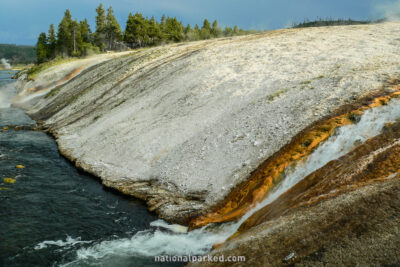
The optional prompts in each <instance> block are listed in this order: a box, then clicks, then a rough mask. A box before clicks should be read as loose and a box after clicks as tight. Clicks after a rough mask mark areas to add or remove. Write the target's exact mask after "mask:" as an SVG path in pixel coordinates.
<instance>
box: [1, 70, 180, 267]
mask: <svg viewBox="0 0 400 267" xmlns="http://www.w3.org/2000/svg"><path fill="white" fill-rule="evenodd" d="M12 74H14V72H10V71H0V130H1V129H2V128H3V126H5V125H32V124H35V122H34V121H32V120H31V119H30V118H29V117H28V116H27V115H25V114H24V112H23V111H22V110H19V109H15V108H11V107H10V100H11V98H12V96H13V95H15V93H16V92H15V90H16V89H15V87H14V86H13V84H14V81H13V80H11V78H10V77H11V76H12ZM16 165H23V166H25V168H23V169H19V168H16ZM5 178H13V179H15V183H6V182H4V179H5ZM0 188H1V190H0V266H58V265H63V264H67V263H69V262H74V260H76V259H77V251H79V249H83V248H89V247H91V246H93V245H95V244H96V243H100V242H105V241H109V240H115V239H121V238H127V237H131V236H132V235H134V234H135V233H137V232H138V231H142V230H145V229H149V228H150V225H149V224H150V223H151V222H152V221H155V220H157V218H156V216H155V215H154V214H151V213H149V212H148V211H147V209H146V206H145V205H144V204H143V203H142V202H141V201H138V200H136V199H133V198H128V197H123V196H121V195H119V194H117V193H115V192H113V191H110V190H107V189H106V188H104V187H102V185H101V183H100V181H99V180H98V179H97V178H95V177H92V176H90V175H87V174H85V173H82V172H80V171H78V170H77V169H76V168H75V167H74V166H73V165H72V164H71V163H70V162H68V161H67V160H66V159H64V158H63V157H62V156H61V155H60V154H59V153H58V150H57V144H56V143H55V141H54V140H53V139H52V138H51V137H50V136H48V135H46V134H45V133H42V132H37V131H14V130H12V129H10V130H7V131H3V132H0ZM155 228H157V227H155ZM95 264H101V265H109V264H113V265H114V266H159V264H156V263H154V260H153V258H152V257H149V256H145V255H140V254H130V255H129V257H120V256H116V257H112V259H109V260H107V259H104V260H103V259H99V260H97V259H91V258H88V259H86V260H82V261H79V262H78V263H76V264H74V265H79V266H87V265H95ZM169 265H171V264H169ZM163 266H165V265H163ZM174 266H182V264H180V265H178V264H175V265H174Z"/></svg>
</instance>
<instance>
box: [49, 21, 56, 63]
mask: <svg viewBox="0 0 400 267" xmlns="http://www.w3.org/2000/svg"><path fill="white" fill-rule="evenodd" d="M47 41H48V50H49V51H48V52H49V53H48V55H47V57H48V58H49V59H52V58H55V57H56V46H57V38H56V33H55V29H54V25H53V24H51V25H50V28H49V33H48V38H47Z"/></svg>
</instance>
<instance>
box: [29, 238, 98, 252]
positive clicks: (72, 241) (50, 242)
mask: <svg viewBox="0 0 400 267" xmlns="http://www.w3.org/2000/svg"><path fill="white" fill-rule="evenodd" d="M92 242H93V241H81V238H80V237H77V238H72V237H70V236H67V238H66V240H65V241H64V240H56V241H53V240H46V241H43V242H40V243H39V244H37V245H36V246H35V250H39V249H44V248H47V247H49V246H58V247H66V246H68V247H71V246H75V245H77V244H87V243H92Z"/></svg>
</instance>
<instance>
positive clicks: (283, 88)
mask: <svg viewBox="0 0 400 267" xmlns="http://www.w3.org/2000/svg"><path fill="white" fill-rule="evenodd" d="M399 26H400V24H399V23H382V24H376V25H364V26H347V27H327V28H310V29H294V30H280V31H273V32H267V33H262V34H256V35H250V36H244V37H238V38H227V39H218V40H210V41H202V42H195V43H188V44H177V45H168V46H163V47H156V48H150V49H144V50H138V51H134V52H131V53H124V54H114V55H108V56H98V58H97V59H96V60H93V61H91V63H90V64H87V63H83V61H74V62H72V63H69V64H70V65H68V67H66V66H65V65H60V66H56V67H54V68H52V69H49V70H46V71H44V72H43V73H40V74H39V75H38V76H37V78H36V80H35V81H34V82H30V83H27V84H26V83H22V84H21V85H20V87H21V88H20V94H19V96H18V98H17V99H16V101H15V104H16V105H19V106H21V107H25V108H27V109H28V113H29V114H30V115H31V116H32V117H33V118H35V119H37V120H39V121H41V122H42V125H43V128H44V129H47V130H48V131H49V132H51V133H52V134H53V135H54V136H55V137H56V140H57V143H58V145H59V148H60V151H61V152H62V153H63V154H64V155H65V156H66V157H68V158H69V159H71V160H72V161H74V162H75V163H76V165H77V166H79V167H81V168H83V169H84V170H86V171H88V172H91V173H93V174H94V175H96V176H98V177H100V178H101V180H102V182H103V183H104V184H105V185H106V186H110V187H113V188H116V189H118V190H120V191H122V192H124V193H126V194H130V195H133V196H136V197H139V198H141V199H144V200H146V201H147V203H148V205H149V207H150V209H151V210H155V211H156V212H157V213H158V214H159V215H160V217H162V218H165V219H167V220H170V221H175V222H180V223H188V222H189V220H190V219H192V218H195V217H197V216H198V215H202V214H205V213H208V212H210V211H218V207H219V205H217V204H220V203H223V202H221V201H222V200H224V199H225V197H226V196H227V195H228V194H229V193H230V192H231V191H232V190H233V189H234V188H235V187H236V188H239V189H237V191H241V190H240V189H241V187H240V186H239V187H237V186H238V185H240V184H243V183H245V181H248V180H247V179H248V178H249V177H250V175H251V173H252V172H253V171H254V170H256V169H257V167H258V166H260V165H262V164H263V163H264V164H265V162H267V161H268V159H269V158H270V157H271V156H272V155H273V154H274V153H277V152H278V151H279V150H281V149H282V147H284V146H285V145H286V144H288V143H289V142H290V141H291V140H292V139H293V138H294V137H295V136H296V135H298V134H299V133H300V132H301V131H302V130H304V129H305V128H306V127H307V126H309V125H312V124H313V123H315V122H317V121H319V120H321V119H322V118H324V117H326V116H328V115H331V114H332V112H333V111H334V110H336V109H337V108H338V107H339V106H342V105H345V104H348V103H352V102H354V101H356V100H358V99H361V98H362V97H365V96H366V95H370V94H371V92H375V91H379V90H381V89H382V86H383V85H384V84H385V83H388V82H389V81H391V80H392V79H393V78H397V77H400V76H399V72H400V68H399V65H398V62H399V60H400V27H399ZM386 89H387V90H388V91H387V92H386V91H385V92H384V93H385V94H386V93H390V92H392V91H393V90H394V89H393V88H385V90H386ZM382 92H383V91H382ZM306 154H307V153H306ZM271 181H272V180H271ZM268 188H269V187H268ZM268 188H267V190H261V191H260V192H259V194H258V195H257V196H256V197H255V199H256V200H257V201H259V200H261V199H262V198H263V197H264V196H265V195H266V194H267V192H268ZM256 189H257V188H256ZM252 193H254V191H252V190H248V191H246V192H245V193H244V195H248V194H252ZM225 203H226V202H225ZM249 203H252V202H248V201H244V203H242V204H244V206H246V205H249ZM242 204H240V203H238V202H235V201H233V202H232V201H231V202H230V203H229V205H228V206H227V208H226V209H225V210H224V211H223V212H222V214H224V213H227V212H228V213H229V212H231V211H232V209H236V208H237V207H238V206H241V205H242ZM239 208H240V207H239ZM242 210H246V209H242ZM242 214H243V212H242V213H241V214H239V215H242ZM220 215H221V213H218V216H217V217H218V218H219V216H220ZM205 217H206V218H210V216H208V215H206V216H205ZM234 218H235V216H227V217H224V219H222V220H219V219H216V220H214V219H213V216H211V219H210V220H208V221H207V220H206V221H205V223H208V222H214V221H225V220H230V219H234ZM203 222H204V221H202V220H199V224H196V225H202V223H203Z"/></svg>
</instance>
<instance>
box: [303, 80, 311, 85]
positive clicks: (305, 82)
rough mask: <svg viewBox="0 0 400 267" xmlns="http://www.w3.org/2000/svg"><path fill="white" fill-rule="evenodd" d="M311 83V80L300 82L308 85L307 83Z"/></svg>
mask: <svg viewBox="0 0 400 267" xmlns="http://www.w3.org/2000/svg"><path fill="white" fill-rule="evenodd" d="M310 83H311V81H304V82H301V83H300V84H302V85H306V84H310Z"/></svg>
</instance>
